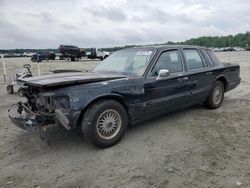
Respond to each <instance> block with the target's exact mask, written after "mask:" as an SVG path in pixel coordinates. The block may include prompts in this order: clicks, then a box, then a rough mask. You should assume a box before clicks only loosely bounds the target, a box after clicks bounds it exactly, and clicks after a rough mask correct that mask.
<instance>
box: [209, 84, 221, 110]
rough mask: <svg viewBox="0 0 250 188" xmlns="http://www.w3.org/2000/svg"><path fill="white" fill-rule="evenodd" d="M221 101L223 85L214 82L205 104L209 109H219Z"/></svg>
mask: <svg viewBox="0 0 250 188" xmlns="http://www.w3.org/2000/svg"><path fill="white" fill-rule="evenodd" d="M223 99H224V85H223V83H222V82H220V81H216V82H215V84H214V86H213V89H212V91H211V93H210V95H209V97H208V98H207V100H206V102H205V104H206V106H207V107H208V108H210V109H215V108H219V107H220V105H221V104H222V102H223Z"/></svg>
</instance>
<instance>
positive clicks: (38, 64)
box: [37, 63, 41, 76]
mask: <svg viewBox="0 0 250 188" xmlns="http://www.w3.org/2000/svg"><path fill="white" fill-rule="evenodd" d="M37 72H38V76H40V75H41V71H40V63H37Z"/></svg>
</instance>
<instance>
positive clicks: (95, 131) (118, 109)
mask: <svg viewBox="0 0 250 188" xmlns="http://www.w3.org/2000/svg"><path fill="white" fill-rule="evenodd" d="M127 124H128V117H127V113H126V111H125V109H124V108H123V106H122V105H121V104H120V103H118V102H116V101H114V100H103V101H100V102H97V103H95V104H93V105H92V106H90V107H89V109H88V110H87V111H86V113H85V115H84V118H83V121H82V131H83V134H84V136H85V137H86V138H87V140H89V141H90V142H91V143H93V144H94V145H95V146H97V147H101V148H106V147H110V146H113V145H115V144H116V143H118V142H119V141H120V140H121V138H122V137H123V135H124V133H125V131H126V129H127Z"/></svg>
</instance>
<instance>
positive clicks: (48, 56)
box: [31, 52, 56, 62]
mask: <svg viewBox="0 0 250 188" xmlns="http://www.w3.org/2000/svg"><path fill="white" fill-rule="evenodd" d="M55 58H56V54H55V53H54V52H41V53H36V54H33V55H32V57H31V61H33V62H41V61H43V60H47V61H48V60H55Z"/></svg>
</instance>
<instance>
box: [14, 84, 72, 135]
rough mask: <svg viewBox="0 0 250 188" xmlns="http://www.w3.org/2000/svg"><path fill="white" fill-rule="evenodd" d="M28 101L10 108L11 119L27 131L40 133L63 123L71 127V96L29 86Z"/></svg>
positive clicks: (26, 94)
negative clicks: (69, 116)
mask: <svg viewBox="0 0 250 188" xmlns="http://www.w3.org/2000/svg"><path fill="white" fill-rule="evenodd" d="M25 97H26V98H27V101H26V102H19V103H17V104H14V105H12V106H11V108H10V109H9V117H10V119H11V121H12V122H13V123H14V124H15V125H16V126H18V127H19V128H22V129H24V130H26V131H30V132H35V133H39V132H41V131H46V130H47V129H50V128H54V127H55V126H58V125H60V126H61V125H62V126H63V127H65V128H66V129H67V130H69V129H71V126H70V121H69V119H68V117H67V116H68V115H69V111H70V97H69V96H67V95H59V96H58V95H56V94H55V93H50V92H41V91H40V90H39V89H38V88H35V87H31V86H29V87H28V88H27V89H26V91H25Z"/></svg>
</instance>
